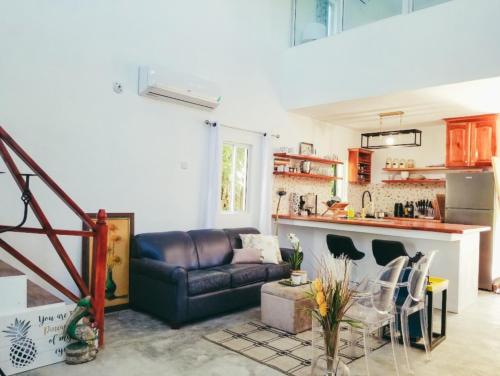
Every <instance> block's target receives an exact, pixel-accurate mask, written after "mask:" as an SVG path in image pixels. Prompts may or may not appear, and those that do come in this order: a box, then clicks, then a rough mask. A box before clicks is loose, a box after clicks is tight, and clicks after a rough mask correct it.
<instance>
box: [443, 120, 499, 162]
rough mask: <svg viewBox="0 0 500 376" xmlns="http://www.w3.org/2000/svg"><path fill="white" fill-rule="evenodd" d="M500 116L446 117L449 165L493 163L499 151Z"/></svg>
mask: <svg viewBox="0 0 500 376" xmlns="http://www.w3.org/2000/svg"><path fill="white" fill-rule="evenodd" d="M497 120H498V116H497V115H481V116H467V117H461V118H451V119H445V121H446V166H447V167H479V166H491V158H492V157H493V156H495V155H496V153H497V145H496V144H497V140H496V134H497V127H498V121H497Z"/></svg>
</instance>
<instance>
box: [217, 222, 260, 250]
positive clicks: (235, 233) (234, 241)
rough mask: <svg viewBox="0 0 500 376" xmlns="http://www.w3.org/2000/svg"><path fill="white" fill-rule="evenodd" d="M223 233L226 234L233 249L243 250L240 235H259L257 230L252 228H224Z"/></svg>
mask: <svg viewBox="0 0 500 376" xmlns="http://www.w3.org/2000/svg"><path fill="white" fill-rule="evenodd" d="M224 232H225V233H226V234H227V237H228V238H229V242H230V243H231V247H232V248H233V249H235V248H237V249H240V248H243V245H242V243H241V238H240V234H260V232H259V230H257V229H256V228H253V227H239V228H225V229H224Z"/></svg>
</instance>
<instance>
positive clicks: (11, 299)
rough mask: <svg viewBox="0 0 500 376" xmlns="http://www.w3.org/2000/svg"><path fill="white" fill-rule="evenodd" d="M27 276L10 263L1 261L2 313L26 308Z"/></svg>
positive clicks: (0, 311)
mask: <svg viewBox="0 0 500 376" xmlns="http://www.w3.org/2000/svg"><path fill="white" fill-rule="evenodd" d="M27 280H28V279H27V277H26V276H25V275H24V274H23V273H22V272H20V271H19V270H17V269H15V268H13V267H12V266H10V265H9V264H7V263H5V262H3V261H0V299H1V302H2V304H0V315H6V314H10V313H14V312H19V311H22V310H26V308H27Z"/></svg>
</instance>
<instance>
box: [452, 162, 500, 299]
mask: <svg viewBox="0 0 500 376" xmlns="http://www.w3.org/2000/svg"><path fill="white" fill-rule="evenodd" d="M445 207H446V211H445V222H447V223H461V224H467V225H486V226H490V227H491V228H492V229H493V227H494V223H495V180H494V175H493V172H481V173H466V172H464V173H462V172H460V173H449V174H447V175H446V201H445ZM493 244H494V243H493V231H487V232H482V233H481V242H480V251H479V288H480V289H484V290H491V288H492V282H493V278H494V277H493V275H492V269H493V251H494V249H493ZM495 277H496V276H495Z"/></svg>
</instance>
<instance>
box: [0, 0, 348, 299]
mask: <svg viewBox="0 0 500 376" xmlns="http://www.w3.org/2000/svg"><path fill="white" fill-rule="evenodd" d="M289 22H290V3H289V1H288V0H273V1H268V0H257V1H251V2H249V1H243V0H237V1H235V0H212V1H202V0H197V1H189V2H187V1H181V0H177V1H174V0H168V1H167V0H148V1H140V2H139V1H125V0H123V1H113V2H108V1H105V2H103V1H97V0H89V1H85V2H83V1H80V2H73V1H59V2H54V1H51V0H23V1H15V2H1V3H0V51H1V55H0V103H1V105H0V124H2V125H3V126H4V127H5V129H6V130H7V131H8V132H9V133H11V135H12V136H13V137H14V138H15V139H16V140H17V141H18V142H19V143H20V144H21V145H23V147H24V148H25V149H26V150H27V151H29V153H30V154H31V155H32V156H33V157H34V159H35V160H36V161H38V162H39V164H40V165H41V166H42V167H43V168H45V169H46V171H47V172H48V173H49V174H50V175H51V176H52V177H53V178H54V179H55V180H56V181H57V182H58V183H59V184H60V185H61V186H62V187H63V189H65V190H66V191H67V192H68V193H69V194H70V196H71V197H73V198H74V199H75V201H76V202H77V203H79V204H80V205H81V207H82V208H83V209H84V210H85V211H88V212H95V211H96V210H98V209H99V208H105V209H106V210H107V211H109V212H129V211H130V212H134V213H135V214H136V232H137V233H140V232H148V231H165V230H174V229H183V230H188V229H192V228H198V227H199V226H201V224H202V213H203V210H204V207H205V202H204V199H205V193H206V189H205V179H206V175H205V172H206V170H207V160H206V158H205V155H206V151H207V136H208V130H207V128H206V126H205V125H203V121H204V120H205V119H207V118H209V119H211V120H217V121H219V122H221V123H225V124H229V125H233V126H239V127H245V128H250V129H256V130H262V131H272V132H273V133H280V134H281V136H282V137H281V139H280V141H279V142H277V143H276V145H275V146H280V145H294V146H296V145H298V143H299V142H300V141H314V142H315V143H316V144H317V148H318V150H319V153H322V154H323V153H331V152H335V151H337V148H342V150H343V149H345V148H347V145H346V144H347V143H348V142H347V141H342V139H343V138H342V137H344V134H351V133H352V132H351V131H348V130H341V131H339V132H338V133H337V131H335V133H332V132H330V130H329V129H328V128H327V126H326V125H325V124H320V123H317V122H315V121H313V120H310V119H306V118H302V117H299V116H295V115H290V114H288V113H287V112H285V110H284V109H283V108H282V107H281V104H280V102H279V98H278V96H277V93H276V91H275V87H274V86H273V84H274V83H275V81H276V80H275V77H276V75H277V72H278V71H279V70H280V69H281V66H279V63H280V61H281V60H280V59H279V57H280V54H281V53H282V52H283V51H284V50H285V49H286V48H287V47H288V44H289ZM139 64H157V65H163V66H166V67H169V68H172V69H175V70H180V71H184V72H188V73H191V74H194V75H198V76H201V77H204V78H206V79H209V80H212V81H215V82H217V83H218V84H219V85H220V86H221V87H222V91H223V97H224V99H223V103H222V104H221V106H220V107H219V108H218V109H217V110H216V111H214V112H206V111H202V110H197V109H192V108H189V107H185V106H180V105H177V104H172V103H166V102H160V101H155V100H151V99H148V98H143V97H139V96H138V95H137V94H136V91H137V67H138V65H139ZM114 81H119V82H121V83H122V84H123V86H124V92H123V93H122V94H120V95H118V94H115V93H114V92H113V90H112V84H113V82H114ZM339 135H340V136H339ZM183 161H185V162H187V163H188V169H187V170H183V169H181V168H180V164H181V162H183ZM0 170H4V167H3V166H2V165H0ZM0 179H1V180H0V181H1V184H0V192H1V195H0V199H1V201H2V203H1V207H2V210H1V211H0V223H2V224H11V223H14V222H16V221H18V219H19V216H20V214H21V205H20V201H19V198H18V197H19V192H18V191H17V189H16V188H15V187H14V185H13V183H12V181H11V178H10V177H9V176H5V175H4V176H1V177H0ZM33 191H34V193H35V194H36V195H37V197H38V198H39V201H40V202H41V204H42V206H43V208H44V209H46V210H47V214H48V216H49V218H50V219H51V220H52V221H53V225H54V226H56V227H64V228H80V227H81V223H80V221H79V220H78V219H76V218H75V217H74V216H73V215H72V213H70V212H69V210H67V209H66V208H64V207H62V206H61V205H60V203H59V202H58V200H57V199H55V198H54V197H53V196H52V195H51V194H50V193H49V192H47V190H46V189H44V188H43V187H42V184H41V183H40V182H39V181H37V180H36V179H35V181H34V184H33ZM29 224H31V225H36V221H35V220H34V219H33V218H31V217H30V221H29ZM2 239H5V240H8V241H12V243H13V244H14V245H15V246H17V247H19V249H20V250H22V251H23V253H25V254H26V255H28V256H29V257H30V258H32V259H33V260H34V261H35V262H36V263H37V264H38V265H39V266H41V267H42V268H43V269H44V270H46V271H47V272H49V273H50V274H51V275H53V276H55V277H56V278H57V279H59V280H60V281H62V282H63V283H65V284H67V283H68V281H69V277H68V275H67V274H66V272H65V271H63V268H62V265H61V263H60V262H59V260H58V258H57V256H56V254H55V252H54V251H53V250H52V248H51V246H50V244H49V242H48V241H47V240H45V239H43V238H40V237H36V236H19V235H12V234H5V235H2ZM64 242H65V244H66V245H67V246H68V248H69V252H70V255H71V257H72V258H73V260H74V261H75V263H76V265H77V267H79V265H80V252H81V244H80V240H79V239H65V240H64ZM0 258H7V257H5V253H4V252H3V251H0ZM71 286H72V285H71ZM72 290H73V291H76V289H75V287H74V286H72Z"/></svg>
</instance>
